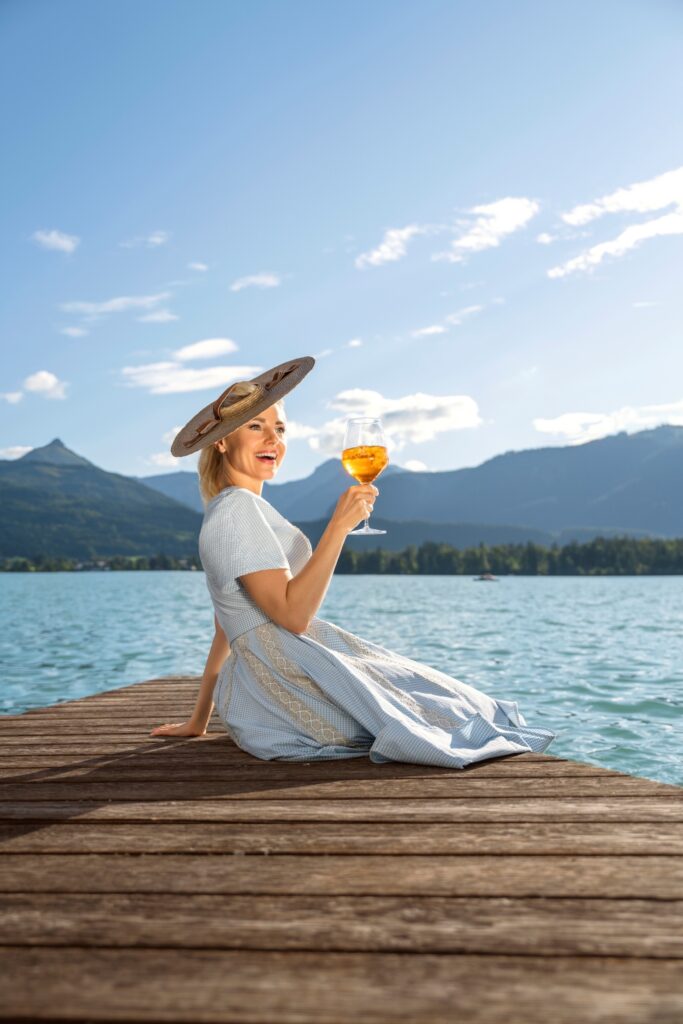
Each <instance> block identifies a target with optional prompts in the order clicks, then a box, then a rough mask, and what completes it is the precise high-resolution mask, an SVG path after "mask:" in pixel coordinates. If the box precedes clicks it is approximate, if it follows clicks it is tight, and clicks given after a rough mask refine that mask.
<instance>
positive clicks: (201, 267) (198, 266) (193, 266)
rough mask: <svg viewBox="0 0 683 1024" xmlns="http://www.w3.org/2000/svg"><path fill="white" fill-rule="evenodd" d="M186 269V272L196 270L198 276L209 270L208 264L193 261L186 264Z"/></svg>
mask: <svg viewBox="0 0 683 1024" xmlns="http://www.w3.org/2000/svg"><path fill="white" fill-rule="evenodd" d="M187 269H188V270H196V271H198V272H199V273H200V274H204V273H206V271H207V270H208V269H209V264H208V263H200V262H199V261H198V260H193V261H192V263H188V264H187Z"/></svg>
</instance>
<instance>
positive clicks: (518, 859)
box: [0, 847, 683, 930]
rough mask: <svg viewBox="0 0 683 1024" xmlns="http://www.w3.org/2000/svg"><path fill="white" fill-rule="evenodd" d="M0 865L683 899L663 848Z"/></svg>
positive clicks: (303, 889) (188, 885) (18, 887)
mask: <svg viewBox="0 0 683 1024" xmlns="http://www.w3.org/2000/svg"><path fill="white" fill-rule="evenodd" d="M264 849H266V850H267V849H269V847H265V848H264ZM0 866H1V867H2V881H1V882H0V886H1V887H2V889H4V890H5V891H14V892H17V891H26V892H35V893H37V892H73V893H76V892H81V893H82V892H121V893H123V892H156V893H166V894H171V893H183V892H184V893H192V892H197V893H208V894H211V893H233V894H235V893H253V894H258V895H264V894H266V893H270V894H271V895H274V894H285V893H288V894H290V895H291V894H294V893H300V894H303V895H309V896H312V895H327V896H329V895H333V894H336V895H363V894H366V895H384V896H397V895H402V896H406V895H410V896H443V895H448V896H497V897H501V898H510V894H511V893H512V894H514V898H519V897H555V898H558V897H574V898H578V897H582V898H593V899H595V898H607V897H609V898H613V899H617V898H618V899H642V900H645V899H683V862H682V861H681V858H679V857H666V856H648V857H633V856H625V855H624V856H619V857H601V856H589V857H581V856H553V855H551V854H547V855H544V856H536V855H524V854H519V855H515V856H509V855H506V854H499V855H488V854H479V855H476V856H473V855H468V854H463V855H460V856H458V855H454V856H440V855H429V856H411V855H407V856H402V857H395V856H386V857H385V856H368V855H362V856H357V855H354V854H345V855H342V856H339V855H336V854H328V855H326V856H321V857H310V856H305V855H304V856H296V855H289V854H278V855H276V856H272V855H270V854H265V853H263V854H262V855H260V856H259V855H256V854H255V855H253V856H245V855H242V856H239V855H238V856H235V855H234V854H233V855H226V854H222V855H214V854H201V855H195V854H190V853H188V854H139V855H136V856H130V855H125V854H101V855H99V854H50V855H49V856H48V855H40V854H5V855H3V857H2V858H0ZM648 927H649V923H648V921H647V920H646V921H645V922H644V928H645V930H647V928H648Z"/></svg>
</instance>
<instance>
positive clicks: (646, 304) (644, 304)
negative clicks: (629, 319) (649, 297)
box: [631, 302, 659, 309]
mask: <svg viewBox="0 0 683 1024" xmlns="http://www.w3.org/2000/svg"><path fill="white" fill-rule="evenodd" d="M631 305H632V306H633V308H634V309H649V307H650V306H658V305H659V303H658V302H632V303H631Z"/></svg>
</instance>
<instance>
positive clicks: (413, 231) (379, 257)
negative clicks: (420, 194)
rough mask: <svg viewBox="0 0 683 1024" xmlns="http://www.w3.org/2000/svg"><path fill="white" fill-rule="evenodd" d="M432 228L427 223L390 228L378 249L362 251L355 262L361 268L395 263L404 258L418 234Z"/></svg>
mask: <svg viewBox="0 0 683 1024" xmlns="http://www.w3.org/2000/svg"><path fill="white" fill-rule="evenodd" d="M429 230H430V228H429V226H428V225H426V224H408V225H407V226H406V227H404V228H389V229H388V230H387V231H385V233H384V238H383V239H382V241H381V242H380V243H379V245H378V246H377V248H376V249H370V250H369V251H368V252H362V253H361V254H360V256H356V259H355V264H356V266H357V267H358V268H359V270H364V269H365V268H366V267H381V266H382V264H383V263H393V262H395V261H396V260H400V259H402V258H403V257H404V256H405V254H406V250H407V248H408V243H409V242H410V240H411V239H412V238H415V237H416V236H417V235H424V234H426V233H427V232H428V231H429Z"/></svg>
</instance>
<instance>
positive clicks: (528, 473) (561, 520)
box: [144, 426, 683, 539]
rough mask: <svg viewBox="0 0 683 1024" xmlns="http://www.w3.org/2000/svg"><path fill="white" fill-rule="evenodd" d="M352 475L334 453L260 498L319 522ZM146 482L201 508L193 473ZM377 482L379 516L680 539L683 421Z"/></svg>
mask: <svg viewBox="0 0 683 1024" xmlns="http://www.w3.org/2000/svg"><path fill="white" fill-rule="evenodd" d="M188 477H190V478H194V479H195V483H194V485H192V484H191V483H190V480H188ZM156 481H159V483H158V484H157V483H156ZM350 481H351V478H350V477H349V476H348V474H347V473H346V472H345V470H344V468H343V467H342V464H341V462H340V460H339V459H328V460H327V461H326V462H323V463H322V464H321V465H320V466H318V467H317V468H316V469H315V470H314V471H313V472H312V473H311V474H310V476H308V477H305V478H304V479H302V480H292V481H290V482H288V483H285V484H277V483H274V484H264V486H263V496H264V497H265V498H267V499H268V501H269V502H270V503H271V504H272V505H273V506H274V507H275V508H276V509H277V510H278V511H279V512H281V513H282V515H284V516H286V517H287V519H289V520H291V521H292V522H301V521H306V522H315V521H316V520H319V519H323V518H329V516H330V514H331V512H332V510H333V509H334V506H335V505H336V502H337V499H338V497H339V495H340V494H341V492H342V491H343V490H344V488H345V487H348V486H349V483H350ZM144 482H145V483H146V484H148V486H150V487H157V486H158V487H159V489H160V490H164V491H165V493H168V494H172V496H173V497H175V498H176V499H177V500H183V498H182V497H181V495H182V494H186V493H187V490H189V491H190V495H191V499H190V500H187V504H188V505H190V506H191V507H193V508H196V509H197V510H199V511H201V510H202V504H201V499H200V498H199V489H198V487H197V484H196V478H195V475H194V474H190V473H170V474H166V475H164V476H162V477H146V478H144ZM376 484H377V487H378V489H379V492H380V493H379V496H378V498H377V501H376V502H375V510H374V513H373V516H374V517H377V516H383V517H385V518H387V519H391V520H392V521H396V520H401V521H411V522H415V521H420V522H423V523H424V522H431V523H442V524H443V523H449V524H453V523H460V524H461V523H472V524H479V525H482V524H485V525H489V526H501V525H504V526H515V527H522V528H525V529H528V530H531V531H533V530H541V531H543V532H545V533H548V534H551V535H553V536H555V537H557V538H569V537H577V538H579V537H581V538H582V539H589V538H590V537H594V536H596V535H597V534H599V533H603V534H609V533H612V534H614V533H624V532H626V533H630V534H632V535H634V536H638V535H643V536H669V537H674V536H678V537H680V536H683V427H677V426H661V427H655V428H654V429H652V430H643V431H640V432H639V433H636V434H627V433H625V432H623V431H622V432H621V433H619V434H614V435H612V436H610V437H604V438H601V439H600V440H597V441H589V442H587V443H586V444H580V445H567V446H563V447H558V446H555V447H548V448H531V449H527V450H523V451H510V452H505V453H504V454H502V455H496V456H494V458H492V459H488V460H487V461H486V462H483V463H482V464H481V465H480V466H476V467H474V468H468V469H455V470H445V471H442V472H437V473H427V472H411V471H408V470H402V469H401V468H400V467H398V466H394V465H392V464H391V463H390V464H389V465H388V466H387V468H386V469H385V470H384V472H383V473H381V474H380V476H379V477H378V478H377V481H376ZM193 491H194V495H195V496H194V497H192V493H193Z"/></svg>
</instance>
